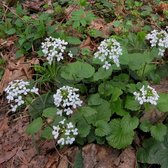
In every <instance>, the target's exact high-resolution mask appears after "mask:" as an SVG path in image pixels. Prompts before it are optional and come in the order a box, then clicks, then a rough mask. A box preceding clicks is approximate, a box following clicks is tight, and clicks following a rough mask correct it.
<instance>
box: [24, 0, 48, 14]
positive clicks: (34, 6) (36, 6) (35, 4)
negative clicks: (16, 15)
mask: <svg viewBox="0 0 168 168" xmlns="http://www.w3.org/2000/svg"><path fill="white" fill-rule="evenodd" d="M44 4H45V1H39V0H35V1H26V2H25V3H24V4H23V6H24V7H25V8H28V9H29V10H32V11H37V12H39V11H42V9H43V8H41V6H42V5H44Z"/></svg>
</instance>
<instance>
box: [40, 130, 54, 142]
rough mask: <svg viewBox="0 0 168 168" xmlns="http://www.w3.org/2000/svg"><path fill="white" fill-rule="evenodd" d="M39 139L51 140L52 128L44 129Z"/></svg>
mask: <svg viewBox="0 0 168 168" xmlns="http://www.w3.org/2000/svg"><path fill="white" fill-rule="evenodd" d="M41 137H42V138H44V139H47V140H50V139H53V135H52V128H51V127H46V128H44V130H43V131H42V133H41Z"/></svg>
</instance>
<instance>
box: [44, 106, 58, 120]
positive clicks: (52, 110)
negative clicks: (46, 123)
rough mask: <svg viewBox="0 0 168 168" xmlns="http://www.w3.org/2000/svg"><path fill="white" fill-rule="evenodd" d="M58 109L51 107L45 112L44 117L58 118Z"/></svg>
mask: <svg viewBox="0 0 168 168" xmlns="http://www.w3.org/2000/svg"><path fill="white" fill-rule="evenodd" d="M56 112H57V108H56V107H49V108H46V109H44V110H43V113H42V116H44V117H47V118H48V117H49V118H54V117H55V116H56Z"/></svg>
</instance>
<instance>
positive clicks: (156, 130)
mask: <svg viewBox="0 0 168 168" xmlns="http://www.w3.org/2000/svg"><path fill="white" fill-rule="evenodd" d="M150 131H151V135H152V137H153V138H155V139H156V140H158V141H163V140H164V137H165V135H166V133H167V127H166V126H165V125H164V124H157V125H153V126H152V127H151V128H150Z"/></svg>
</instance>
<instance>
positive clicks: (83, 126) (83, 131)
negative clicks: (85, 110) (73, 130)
mask: <svg viewBox="0 0 168 168" xmlns="http://www.w3.org/2000/svg"><path fill="white" fill-rule="evenodd" d="M77 128H78V132H79V136H80V137H86V136H87V135H88V134H89V132H90V129H91V126H90V125H89V124H88V123H87V122H86V120H85V119H84V118H81V120H80V121H79V122H78V123H77Z"/></svg>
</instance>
